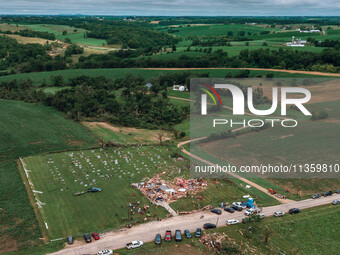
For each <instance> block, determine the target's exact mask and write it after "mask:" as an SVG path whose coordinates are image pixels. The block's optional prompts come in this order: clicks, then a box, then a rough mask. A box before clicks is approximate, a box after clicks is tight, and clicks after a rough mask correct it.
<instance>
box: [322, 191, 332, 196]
mask: <svg viewBox="0 0 340 255" xmlns="http://www.w3.org/2000/svg"><path fill="white" fill-rule="evenodd" d="M322 195H323V196H324V197H328V196H331V195H333V192H332V191H325V192H324V193H322Z"/></svg>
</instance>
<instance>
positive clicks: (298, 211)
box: [289, 208, 301, 214]
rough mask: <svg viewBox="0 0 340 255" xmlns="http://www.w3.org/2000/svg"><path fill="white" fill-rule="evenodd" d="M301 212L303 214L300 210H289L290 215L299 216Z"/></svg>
mask: <svg viewBox="0 0 340 255" xmlns="http://www.w3.org/2000/svg"><path fill="white" fill-rule="evenodd" d="M300 212H301V210H300V209H299V208H292V209H289V213H290V214H297V213H300Z"/></svg>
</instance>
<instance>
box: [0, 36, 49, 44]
mask: <svg viewBox="0 0 340 255" xmlns="http://www.w3.org/2000/svg"><path fill="white" fill-rule="evenodd" d="M0 35H5V34H0ZM6 36H8V37H10V38H13V39H15V40H17V42H18V43H23V44H28V43H38V44H41V45H44V44H45V43H46V42H47V41H48V42H49V43H52V42H53V41H51V40H47V39H42V38H36V37H24V36H20V35H7V34H6Z"/></svg>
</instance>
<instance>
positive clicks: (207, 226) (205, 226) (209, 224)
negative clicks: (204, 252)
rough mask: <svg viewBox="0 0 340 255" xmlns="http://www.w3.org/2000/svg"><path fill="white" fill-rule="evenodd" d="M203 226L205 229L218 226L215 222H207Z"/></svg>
mask: <svg viewBox="0 0 340 255" xmlns="http://www.w3.org/2000/svg"><path fill="white" fill-rule="evenodd" d="M203 228H204V229H209V228H216V225H215V224H212V223H205V224H204V225H203Z"/></svg>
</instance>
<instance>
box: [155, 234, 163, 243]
mask: <svg viewBox="0 0 340 255" xmlns="http://www.w3.org/2000/svg"><path fill="white" fill-rule="evenodd" d="M155 243H156V244H161V243H162V236H161V234H156V237H155Z"/></svg>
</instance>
